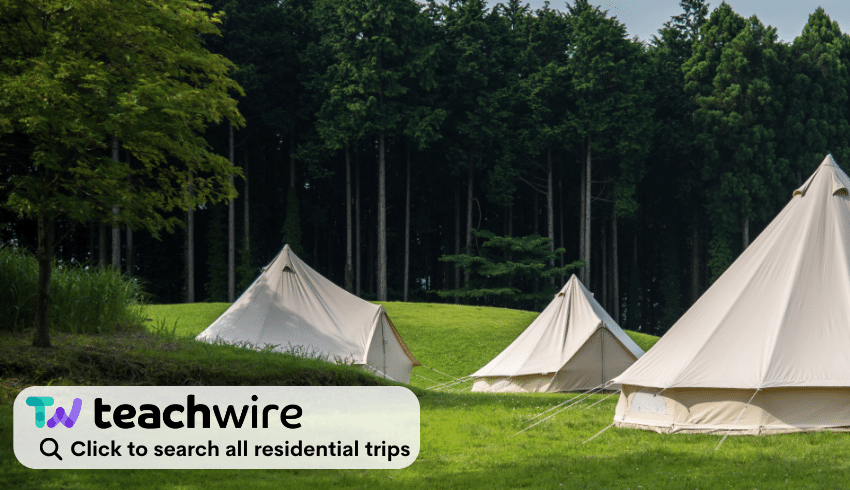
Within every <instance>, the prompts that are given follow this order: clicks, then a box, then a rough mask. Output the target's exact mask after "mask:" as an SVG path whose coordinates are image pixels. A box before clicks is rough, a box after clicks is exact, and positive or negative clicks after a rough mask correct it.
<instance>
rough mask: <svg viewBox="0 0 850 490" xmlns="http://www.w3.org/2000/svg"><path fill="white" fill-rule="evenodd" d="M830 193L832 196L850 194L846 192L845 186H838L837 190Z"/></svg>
mask: <svg viewBox="0 0 850 490" xmlns="http://www.w3.org/2000/svg"><path fill="white" fill-rule="evenodd" d="M832 195H833V196H843V197H850V194H848V193H847V188H846V187H840V188H838V190H836V191H835V192H833V193H832Z"/></svg>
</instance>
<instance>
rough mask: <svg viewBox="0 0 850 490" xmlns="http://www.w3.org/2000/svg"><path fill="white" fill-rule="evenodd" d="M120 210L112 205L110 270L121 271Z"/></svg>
mask: <svg viewBox="0 0 850 490" xmlns="http://www.w3.org/2000/svg"><path fill="white" fill-rule="evenodd" d="M112 160H113V161H114V162H118V137H117V136H116V135H112ZM120 212H121V209H120V208H119V207H118V205H117V204H113V205H112V270H114V271H116V272H120V271H121V227H120V226H119V225H118V213H120Z"/></svg>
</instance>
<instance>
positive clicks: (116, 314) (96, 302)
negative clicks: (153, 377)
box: [0, 247, 144, 333]
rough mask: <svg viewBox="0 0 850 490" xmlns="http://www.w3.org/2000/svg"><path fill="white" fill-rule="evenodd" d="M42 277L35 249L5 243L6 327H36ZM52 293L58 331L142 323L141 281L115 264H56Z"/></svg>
mask: <svg viewBox="0 0 850 490" xmlns="http://www.w3.org/2000/svg"><path fill="white" fill-rule="evenodd" d="M37 282H38V262H37V261H36V258H35V256H33V254H31V253H29V252H27V251H26V250H23V249H19V248H14V247H0V330H6V331H13V332H20V331H24V330H26V329H29V328H32V325H33V323H34V321H35V292H36V285H37ZM50 295H51V304H50V327H51V329H52V330H55V331H61V332H70V333H111V332H115V331H117V330H124V329H133V328H141V326H142V320H143V318H142V308H140V305H141V304H142V302H143V301H142V300H143V296H144V293H143V292H142V288H141V285H140V284H139V282H138V281H137V280H134V279H130V278H127V277H124V276H122V275H121V274H119V273H116V272H113V271H112V270H111V269H108V268H106V269H104V268H99V267H87V266H83V265H79V264H68V263H59V264H55V265H54V266H53V275H52V278H51V281H50Z"/></svg>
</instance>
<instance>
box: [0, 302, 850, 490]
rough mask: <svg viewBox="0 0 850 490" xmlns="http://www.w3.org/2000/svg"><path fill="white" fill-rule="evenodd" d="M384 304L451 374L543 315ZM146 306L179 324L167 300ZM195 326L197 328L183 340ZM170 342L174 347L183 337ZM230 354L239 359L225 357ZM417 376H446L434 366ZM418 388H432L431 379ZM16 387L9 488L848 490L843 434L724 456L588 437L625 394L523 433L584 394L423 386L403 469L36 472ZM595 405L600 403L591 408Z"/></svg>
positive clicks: (645, 441) (625, 437)
mask: <svg viewBox="0 0 850 490" xmlns="http://www.w3.org/2000/svg"><path fill="white" fill-rule="evenodd" d="M200 306H203V305H200ZM200 306H199V309H200ZM385 306H386V309H387V311H388V312H389V313H390V316H391V317H392V319H393V322H394V323H395V324H396V326H397V327H398V329H399V331H400V333H401V334H402V336H403V337H404V338H405V340H406V342H407V343H408V345H409V346H410V347H411V349H412V350H413V352H414V354H415V355H416V356H417V357H419V358H420V360H421V361H423V363H425V364H427V365H429V366H431V367H434V368H436V369H439V370H441V371H444V372H447V373H450V374H453V375H458V374H469V373H470V372H471V371H472V370H474V369H477V368H478V367H480V363H481V362H482V360H483V361H486V360H489V359H490V358H491V357H492V356H494V355H495V354H496V353H498V352H499V351H500V350H501V349H502V348H504V347H505V346H506V345H507V343H509V342H510V341H511V340H513V338H514V337H515V336H516V334H517V333H519V331H522V329H524V328H525V326H527V324H528V323H529V322H530V321H531V320H532V319H533V318H534V314H533V313H528V312H514V311H510V310H496V309H488V308H483V309H480V310H479V309H476V308H474V307H456V306H451V305H404V304H399V303H388V304H386V305H385ZM181 308H182V307H181ZM175 310H176V308H175ZM191 310H192V308H188V309H184V310H182V311H181V312H179V315H180V318H181V319H180V320H178V328H182V327H179V325H180V323H181V322H184V321H185V322H187V324H188V323H189V322H190V321H200V318H201V317H203V316H204V315H210V312H206V313H203V314H200V313H199V314H198V315H193V314H192V313H191ZM147 313H148V317H150V318H154V319H167V320H168V321H170V322H171V323H172V324H173V320H172V318H173V317H172V316H171V312H170V310H169V307H164V309H162V310H160V311H158V312H156V313H154V310H149V311H148V312H147ZM158 315H164V316H158ZM175 316H177V314H176V313H175ZM213 316H216V315H213ZM192 318H195V319H194V320H193V319H192ZM523 322H525V323H524V325H523ZM151 323H154V322H151ZM195 328H197V327H195ZM194 333H197V332H194V331H192V330H191V329H189V328H187V330H186V331H185V333H184V335H187V336H189V335H193V334H194ZM630 335H632V337H633V338H634V337H635V335H633V333H630ZM641 339H642V340H643V341H651V340H652V339H653V338H651V337H650V336H646V337H642V336H640V335H638V338H637V339H636V341H637V342H638V344H639V345H641V346H642V347H648V346H647V345H645V344H642V343H641V342H642V340H641ZM160 341H162V342H165V344H166V345H168V344H171V343H178V344H179V343H180V342H185V341H178V340H174V339H170V340H169V339H168V338H165V339H162V340H160ZM0 342H2V339H0ZM104 342H107V341H104ZM467 342H470V343H468V344H466V343H467ZM107 344H108V342H107ZM180 345H183V344H180ZM476 351H481V352H476ZM147 355H149V354H145V356H147ZM150 355H153V354H150ZM223 355H231V354H230V353H224V352H222V353H218V354H216V356H223ZM232 355H235V354H232ZM245 355H246V356H247V357H246V359H251V358H252V357H253V356H262V355H272V354H269V353H253V352H250V351H245ZM197 356H199V354H198V353H197V352H195V353H190V354H187V360H190V359H193V358H194V357H197ZM258 359H259V357H258ZM229 362H232V361H223V364H227V363H229ZM246 362H250V361H246ZM258 362H259V361H258ZM316 362H318V361H316ZM157 369H161V368H157ZM349 369H350V368H349ZM417 371H419V372H421V373H423V374H424V375H428V376H429V377H431V376H436V374H435V373H434V372H433V371H428V370H425V368H417ZM0 376H3V377H4V378H5V379H4V381H3V382H4V383H7V384H9V383H12V381H10V380H9V379H8V377H7V376H6V375H5V374H3V373H2V372H0ZM414 378H416V377H414ZM420 381H421V383H420ZM414 384H418V385H420V386H422V385H427V381H422V380H418V381H416V382H415V383H414ZM16 389H17V388H14V387H12V388H8V389H6V390H0V394H5V397H6V399H5V401H3V402H0V488H3V489H5V488H36V489H42V488H44V489H47V488H121V489H126V488H164V489H173V490H177V489H204V488H225V489H238V490H244V489H246V488H251V489H255V488H258V489H277V488H288V489H289V488H296V489H297V488H306V489H311V490H312V489H318V488H330V487H334V488H352V489H354V488H358V489H359V488H362V489H381V488H405V489H407V488H414V489H415V488H422V489H432V488H460V489H463V488H488V489H489V488H556V489H557V488H570V489H572V488H603V489H609V488H611V489H614V488H616V489H637V488H643V489H653V488H673V489H694V488H700V489H703V488H718V489H719V488H760V489H761V488H813V489H814V488H818V489H820V488H850V460H849V459H848V458H847V455H848V454H850V437H848V434H844V433H812V434H790V435H773V436H760V437H747V436H741V437H730V438H728V439H727V440H726V441H725V442H724V444H723V446H722V447H721V449H720V450H719V451H714V447H715V446H716V445H717V443H718V441H719V440H720V438H721V436H717V435H683V434H674V435H659V434H655V433H651V432H644V431H636V430H628V429H616V428H610V429H609V430H607V431H606V432H604V433H603V434H601V435H600V436H598V437H597V438H595V439H593V440H591V441H589V442H587V443H586V444H583V443H584V442H585V441H587V440H588V439H589V438H591V437H592V436H593V435H594V434H597V433H598V432H599V431H600V430H602V429H604V428H606V427H607V426H608V425H609V424H610V423H611V419H612V416H613V412H614V405H615V404H616V400H617V396H616V395H614V396H611V397H609V398H607V399H604V396H603V395H597V396H593V397H591V398H590V400H589V401H588V402H585V403H582V404H579V405H577V406H576V407H575V408H571V409H569V410H566V411H564V412H562V413H560V414H558V415H556V416H555V417H552V418H551V419H549V420H547V421H545V422H543V423H541V424H540V425H538V426H536V427H534V428H532V429H530V430H527V431H525V432H522V433H520V434H519V435H516V436H514V434H515V433H516V432H518V431H520V430H522V429H524V428H526V427H528V426H529V425H531V424H532V423H533V422H534V421H536V420H539V419H532V417H533V416H534V415H536V414H538V413H540V412H542V411H543V410H545V409H547V408H550V407H553V406H555V405H556V404H558V403H560V402H562V401H564V400H567V399H571V398H573V397H575V396H576V395H575V394H531V395H519V394H475V393H468V392H437V391H430V390H417V392H418V394H419V395H420V398H419V401H420V406H421V451H420V453H419V456H418V458H417V460H416V461H415V462H414V463H413V464H412V465H411V466H409V467H407V468H404V469H401V470H368V471H367V470H239V471H237V470H213V471H202V470H179V471H178V470H172V471H163V470H114V471H105V470H99V471H84V470H77V471H50V470H39V471H35V470H29V469H26V468H23V467H22V466H21V465H20V464H19V463H17V461H16V460H15V459H14V457H13V456H12V454H11V441H10V437H9V435H10V432H11V415H10V414H9V410H10V409H11V397H10V396H11V395H12V394H14V393H15V392H16ZM595 402H600V403H598V404H597V405H595V406H592V407H591V406H590V405H591V404H592V403H595Z"/></svg>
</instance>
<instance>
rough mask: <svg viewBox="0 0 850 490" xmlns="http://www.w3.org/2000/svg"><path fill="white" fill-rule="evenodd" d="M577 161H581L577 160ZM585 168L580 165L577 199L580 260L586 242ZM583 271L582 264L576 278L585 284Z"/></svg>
mask: <svg viewBox="0 0 850 490" xmlns="http://www.w3.org/2000/svg"><path fill="white" fill-rule="evenodd" d="M579 163H581V161H579ZM586 170H587V168H586V167H585V166H584V165H581V186H579V189H580V191H579V194H580V196H579V199H580V200H581V203H580V206H579V208H580V211H579V229H578V256H579V259H580V260H582V261H583V260H584V246H585V245H586V243H587V242H586V241H585V238H584V219H585V218H584V215H585V214H587V207H586V206H585V205H586V204H587V200H586V199H585V198H584V195H585V194H586V193H587V185H585V180H587V179H585V177H584V173H585V172H586ZM584 271H585V268H584V266H582V267H581V268H579V270H578V278H579V280H580V281H581V282H582V283H584V284H587V278H586V277H585V276H584Z"/></svg>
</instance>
